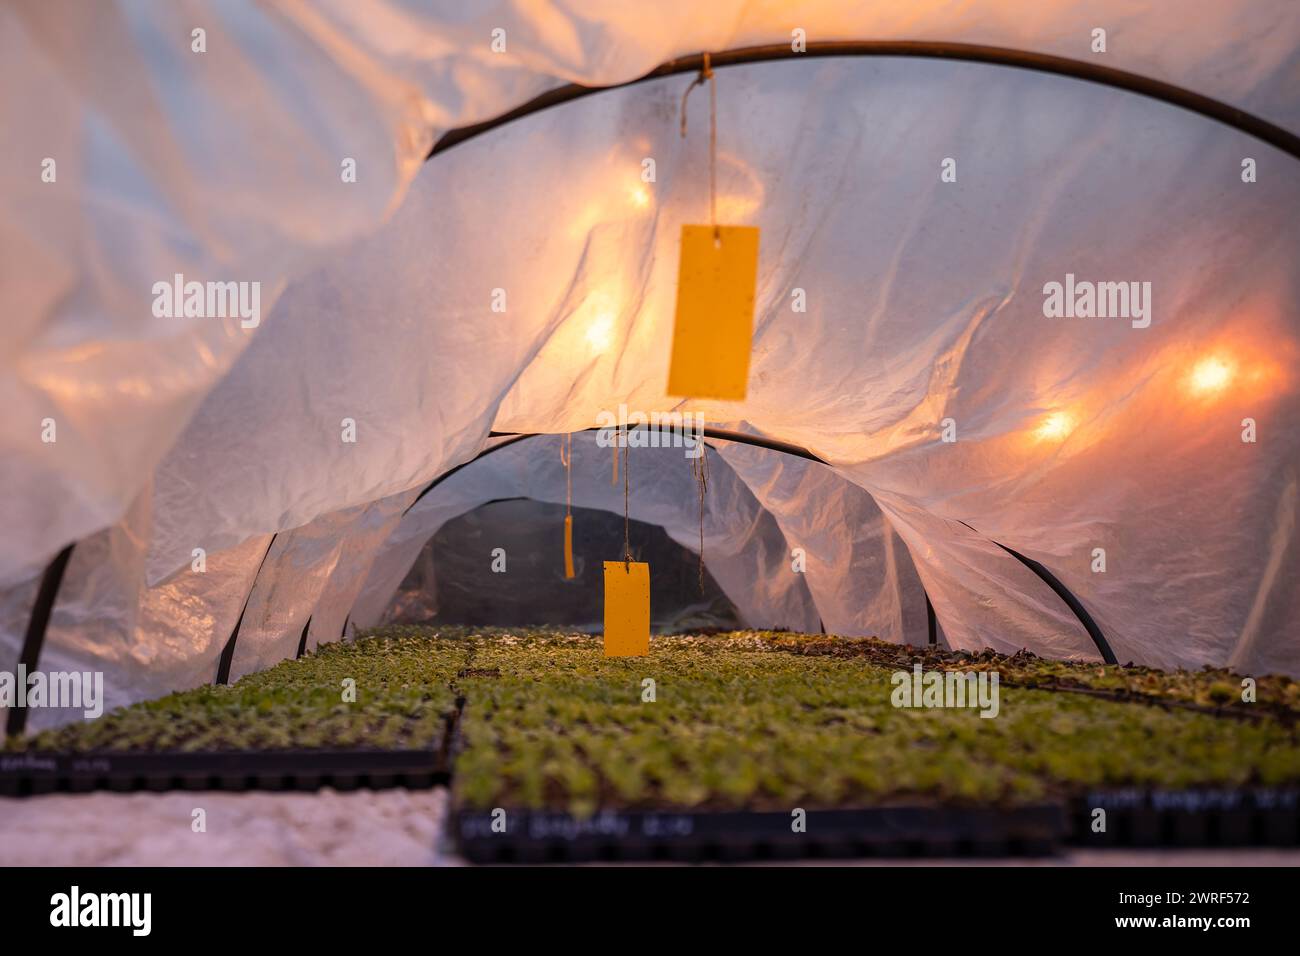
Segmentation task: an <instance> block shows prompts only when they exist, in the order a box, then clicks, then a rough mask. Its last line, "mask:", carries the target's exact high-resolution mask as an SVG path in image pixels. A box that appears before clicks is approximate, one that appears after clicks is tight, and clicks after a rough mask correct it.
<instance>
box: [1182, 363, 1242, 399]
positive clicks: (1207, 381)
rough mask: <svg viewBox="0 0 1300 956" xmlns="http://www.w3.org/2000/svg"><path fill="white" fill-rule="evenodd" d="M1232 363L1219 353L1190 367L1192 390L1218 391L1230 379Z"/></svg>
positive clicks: (1205, 392) (1232, 370)
mask: <svg viewBox="0 0 1300 956" xmlns="http://www.w3.org/2000/svg"><path fill="white" fill-rule="evenodd" d="M1233 372H1234V367H1233V364H1232V363H1231V362H1230V361H1228V360H1227V359H1226V358H1224V357H1223V356H1221V355H1210V356H1207V357H1205V358H1203V359H1201V360H1200V361H1199V362H1197V363H1196V365H1195V366H1194V367H1193V368H1192V374H1191V378H1190V379H1189V383H1190V385H1191V388H1192V391H1194V392H1201V393H1202V394H1208V393H1213V392H1220V391H1222V390H1223V389H1224V388H1226V387H1227V386H1228V383H1229V382H1231V381H1232V377H1233Z"/></svg>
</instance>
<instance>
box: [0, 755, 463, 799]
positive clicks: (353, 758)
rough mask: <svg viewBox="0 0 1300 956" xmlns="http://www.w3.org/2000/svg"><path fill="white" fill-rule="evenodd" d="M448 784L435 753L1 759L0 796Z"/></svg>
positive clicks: (84, 756) (440, 759) (71, 756)
mask: <svg viewBox="0 0 1300 956" xmlns="http://www.w3.org/2000/svg"><path fill="white" fill-rule="evenodd" d="M448 779H449V774H448V771H447V765H446V761H445V759H444V758H443V755H442V754H440V753H438V752H436V751H433V750H388V751H385V750H319V751H307V750H301V751H271V750H267V751H260V752H259V751H230V752H219V753H218V752H209V753H203V752H185V751H177V752H172V753H129V752H122V753H109V752H104V753H83V754H62V753H49V752H43V751H26V752H19V753H0V796H7V797H22V796H30V795H34V794H43V793H56V792H70V793H85V792H88V791H92V790H116V791H123V792H127V791H137V790H146V791H164V790H232V791H238V790H269V791H284V790H317V789H319V788H321V787H333V788H334V789H336V790H355V789H358V788H368V789H371V790H380V789H385V788H388V787H409V788H413V789H427V788H429V787H434V786H438V785H440V784H446V783H447V782H448Z"/></svg>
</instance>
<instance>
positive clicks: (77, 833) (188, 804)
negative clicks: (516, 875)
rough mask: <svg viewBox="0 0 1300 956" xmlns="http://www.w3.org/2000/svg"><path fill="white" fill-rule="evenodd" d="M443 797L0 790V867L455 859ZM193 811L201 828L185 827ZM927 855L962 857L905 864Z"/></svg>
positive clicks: (1087, 858)
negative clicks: (7, 794)
mask: <svg viewBox="0 0 1300 956" xmlns="http://www.w3.org/2000/svg"><path fill="white" fill-rule="evenodd" d="M447 803H448V795H447V791H446V790H445V789H443V788H438V789H435V790H419V791H408V790H383V791H379V792H372V791H368V790H358V791H354V792H349V793H338V792H335V791H333V790H322V791H320V792H319V793H287V794H273V793H162V794H153V793H135V794H116V793H95V794H81V795H69V794H57V795H51V796H45V797H32V798H28V799H23V800H14V799H0V866H447V865H453V866H454V865H458V864H459V863H461V862H462V861H460V860H459V859H458V858H457V857H456V856H455V855H454V854H453V853H452V852H450V849H449V848H448V847H447V845H446V838H445V835H444V832H443V831H444V824H445V821H446V814H447ZM200 808H201V809H203V810H204V811H205V812H206V822H207V831H206V832H204V833H196V832H194V831H193V829H192V822H193V819H194V817H193V812H194V810H195V809H200ZM874 862H878V861H874ZM899 862H903V861H899ZM939 862H952V863H963V862H967V861H934V860H929V861H915V863H916V865H925V864H927V863H928V864H934V863H939ZM980 863H981V864H983V865H995V866H996V865H1013V866H1019V865H1026V864H1028V865H1033V866H1043V865H1047V866H1052V865H1066V866H1071V865H1073V866H1127V865H1134V864H1137V865H1144V866H1216V865H1226V866H1243V865H1246V866H1300V851H1296V850H1251V851H1235V850H1190V851H1167V852H1149V851H1143V852H1137V851H1095V850H1090V851H1082V852H1072V853H1069V854H1066V855H1065V856H1062V857H1057V858H1053V859H1050V860H1033V861H1025V860H1001V861H1000V860H992V861H980Z"/></svg>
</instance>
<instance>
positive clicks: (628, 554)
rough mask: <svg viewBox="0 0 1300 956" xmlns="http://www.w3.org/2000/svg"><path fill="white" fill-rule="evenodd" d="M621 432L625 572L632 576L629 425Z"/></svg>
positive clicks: (622, 426)
mask: <svg viewBox="0 0 1300 956" xmlns="http://www.w3.org/2000/svg"><path fill="white" fill-rule="evenodd" d="M619 430H620V431H621V432H622V433H623V570H624V571H625V572H627V573H629V574H630V573H631V571H632V545H631V536H630V534H629V527H630V524H631V522H630V520H629V519H628V478H627V425H621V426H620V429H619Z"/></svg>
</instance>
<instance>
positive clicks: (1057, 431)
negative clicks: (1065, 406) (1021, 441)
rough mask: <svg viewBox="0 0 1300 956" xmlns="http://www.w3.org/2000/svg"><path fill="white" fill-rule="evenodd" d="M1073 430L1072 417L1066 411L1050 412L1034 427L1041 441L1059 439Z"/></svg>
mask: <svg viewBox="0 0 1300 956" xmlns="http://www.w3.org/2000/svg"><path fill="white" fill-rule="evenodd" d="M1073 430H1074V419H1073V418H1072V417H1071V416H1070V415H1069V414H1067V413H1066V412H1052V414H1050V415H1048V416H1047V417H1046V418H1044V419H1043V420H1042V421H1041V422H1040V423H1039V425H1038V427H1037V428H1036V429H1034V434H1035V435H1036V436H1037V437H1038V438H1039V439H1040V440H1041V441H1061V440H1062V439H1064V438H1065V437H1066V436H1067V435H1069V434H1070V432H1072V431H1073Z"/></svg>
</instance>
